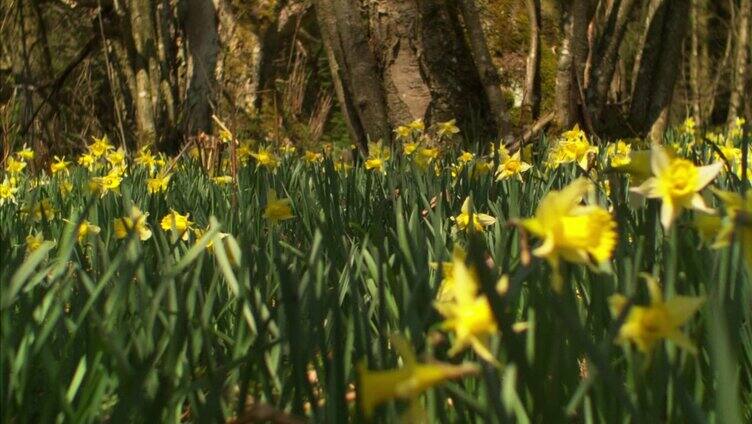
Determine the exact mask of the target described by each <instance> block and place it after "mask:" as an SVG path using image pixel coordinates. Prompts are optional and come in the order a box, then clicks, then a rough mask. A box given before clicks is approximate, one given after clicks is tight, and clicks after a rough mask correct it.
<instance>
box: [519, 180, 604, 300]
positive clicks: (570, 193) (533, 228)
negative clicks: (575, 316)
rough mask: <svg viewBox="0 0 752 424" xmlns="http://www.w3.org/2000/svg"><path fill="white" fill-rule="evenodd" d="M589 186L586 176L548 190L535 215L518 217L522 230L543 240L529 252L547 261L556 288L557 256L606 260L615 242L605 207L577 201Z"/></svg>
mask: <svg viewBox="0 0 752 424" xmlns="http://www.w3.org/2000/svg"><path fill="white" fill-rule="evenodd" d="M589 189H590V182H588V180H586V179H584V178H580V179H577V180H575V181H574V182H573V183H572V184H570V185H569V186H567V187H565V188H564V189H563V190H561V191H552V192H550V193H548V194H547V195H546V196H545V197H544V198H543V199H542V200H541V202H540V203H539V204H538V208H537V209H536V211H535V216H534V217H532V218H527V219H524V220H523V221H522V225H523V227H524V228H525V229H526V230H528V231H529V232H530V233H532V234H533V235H535V236H536V237H538V238H540V239H542V240H543V243H542V244H541V245H540V246H538V247H537V248H536V249H535V250H534V251H533V254H534V255H536V256H538V257H541V258H545V259H546V260H547V261H548V262H549V264H551V267H552V268H553V269H554V279H553V285H554V290H556V291H557V292H558V291H561V288H562V284H563V282H562V280H561V275H560V274H559V263H560V260H561V259H564V260H566V261H569V262H573V263H579V264H586V265H590V266H594V265H597V264H601V263H604V262H606V261H608V260H609V258H611V254H612V253H613V250H614V247H615V246H616V222H615V221H614V219H613V217H612V216H611V214H610V213H609V212H608V210H606V209H604V208H602V207H600V206H586V205H582V204H581V201H582V198H583V196H584V195H585V194H586V193H587V192H588V190H589Z"/></svg>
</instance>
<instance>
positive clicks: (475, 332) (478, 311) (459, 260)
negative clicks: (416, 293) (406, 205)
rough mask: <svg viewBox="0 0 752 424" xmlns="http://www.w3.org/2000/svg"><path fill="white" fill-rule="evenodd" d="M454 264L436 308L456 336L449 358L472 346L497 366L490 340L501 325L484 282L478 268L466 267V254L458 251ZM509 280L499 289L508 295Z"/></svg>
mask: <svg viewBox="0 0 752 424" xmlns="http://www.w3.org/2000/svg"><path fill="white" fill-rule="evenodd" d="M452 256H453V257H452V262H450V263H445V264H444V265H443V266H442V268H443V271H444V280H442V282H441V286H440V287H439V292H438V295H437V298H436V301H435V302H434V307H435V308H436V310H437V311H439V313H440V314H441V315H442V316H443V317H444V318H445V320H444V322H443V323H442V328H444V329H445V330H450V331H452V332H453V333H454V335H455V341H454V344H452V347H451V349H450V350H449V352H448V353H449V355H456V354H458V353H460V352H462V351H464V350H465V349H467V348H468V347H471V348H472V349H473V351H475V353H477V354H478V356H480V357H481V358H483V359H484V360H485V361H487V362H490V363H493V364H497V363H498V362H497V361H496V358H494V356H493V354H492V353H491V350H490V348H489V343H490V337H491V336H492V335H494V334H496V333H497V332H498V326H497V324H496V320H495V318H494V316H493V311H492V310H491V305H490V303H489V302H488V298H487V297H486V296H483V295H482V294H481V293H480V282H479V281H478V276H477V273H476V272H475V270H474V269H472V268H469V267H468V266H467V265H466V264H465V252H464V251H462V249H460V248H455V250H454V253H453V255H452ZM507 284H508V279H507V277H506V276H502V278H501V279H499V282H498V283H497V286H496V290H497V292H499V293H500V294H503V293H504V292H506V287H507ZM524 327H525V323H518V324H515V325H514V329H515V331H520V330H523V329H524Z"/></svg>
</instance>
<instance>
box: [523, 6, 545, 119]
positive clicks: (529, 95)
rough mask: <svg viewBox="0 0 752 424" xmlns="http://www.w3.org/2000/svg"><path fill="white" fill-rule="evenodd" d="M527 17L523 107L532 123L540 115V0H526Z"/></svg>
mask: <svg viewBox="0 0 752 424" xmlns="http://www.w3.org/2000/svg"><path fill="white" fill-rule="evenodd" d="M525 5H526V6H527V15H528V19H529V20H530V41H529V43H530V46H529V47H528V49H529V50H528V53H527V62H526V64H525V89H524V93H523V97H522V105H523V107H524V108H525V109H526V110H525V112H526V113H528V112H529V113H530V122H533V121H535V120H536V119H538V116H539V115H540V102H541V81H540V25H541V22H540V21H541V19H540V0H525Z"/></svg>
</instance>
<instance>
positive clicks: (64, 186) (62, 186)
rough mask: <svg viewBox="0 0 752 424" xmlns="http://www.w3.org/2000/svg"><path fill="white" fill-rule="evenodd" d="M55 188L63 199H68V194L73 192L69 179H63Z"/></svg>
mask: <svg viewBox="0 0 752 424" xmlns="http://www.w3.org/2000/svg"><path fill="white" fill-rule="evenodd" d="M57 188H58V190H59V191H60V194H61V195H62V196H63V198H66V197H68V195H69V194H71V193H72V192H73V183H72V182H71V181H70V179H68V178H65V179H63V180H60V181H59V182H58V184H57Z"/></svg>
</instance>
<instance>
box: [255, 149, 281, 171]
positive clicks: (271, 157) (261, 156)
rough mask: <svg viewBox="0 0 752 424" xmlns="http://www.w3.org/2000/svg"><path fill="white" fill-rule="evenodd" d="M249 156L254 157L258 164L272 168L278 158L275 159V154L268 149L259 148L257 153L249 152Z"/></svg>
mask: <svg viewBox="0 0 752 424" xmlns="http://www.w3.org/2000/svg"><path fill="white" fill-rule="evenodd" d="M251 156H253V158H254V159H256V162H257V163H258V164H259V166H263V167H265V168H270V169H274V168H276V167H277V165H278V164H279V159H277V156H276V155H275V154H274V152H272V151H271V150H269V149H259V151H258V152H257V153H251Z"/></svg>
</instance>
